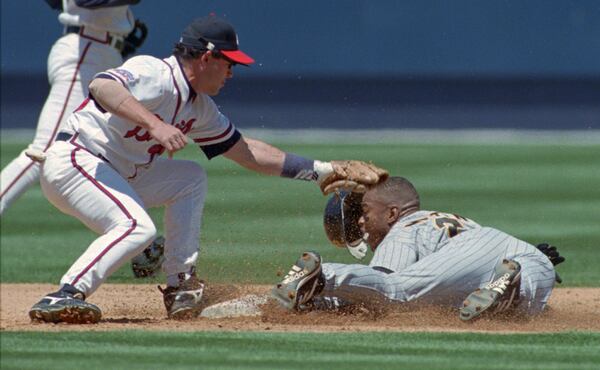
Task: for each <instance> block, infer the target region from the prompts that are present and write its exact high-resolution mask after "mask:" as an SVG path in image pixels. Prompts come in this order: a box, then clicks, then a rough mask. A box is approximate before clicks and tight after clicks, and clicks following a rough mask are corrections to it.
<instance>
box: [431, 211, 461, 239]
mask: <svg viewBox="0 0 600 370" xmlns="http://www.w3.org/2000/svg"><path fill="white" fill-rule="evenodd" d="M453 216H457V215H444V216H440V217H436V218H434V219H433V222H434V223H435V227H437V228H438V229H446V233H448V237H450V238H452V237H454V236H456V235H458V234H460V233H461V232H463V231H465V227H464V225H463V223H462V222H461V221H460V220H459V219H458V218H455V217H453ZM457 217H460V216H457Z"/></svg>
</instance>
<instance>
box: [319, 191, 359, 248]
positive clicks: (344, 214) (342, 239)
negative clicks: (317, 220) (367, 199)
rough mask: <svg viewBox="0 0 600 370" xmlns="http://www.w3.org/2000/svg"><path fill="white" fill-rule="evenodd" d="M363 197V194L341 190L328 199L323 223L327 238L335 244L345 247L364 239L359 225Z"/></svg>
mask: <svg viewBox="0 0 600 370" xmlns="http://www.w3.org/2000/svg"><path fill="white" fill-rule="evenodd" d="M362 197H363V194H359V193H349V192H346V191H339V192H336V193H334V194H333V195H332V196H331V197H330V198H329V200H328V201H327V205H326V206H325V215H324V217H323V224H324V226H325V234H327V238H328V239H329V240H330V241H331V242H332V243H333V244H334V245H335V246H337V247H340V248H345V247H347V246H348V245H354V244H356V243H357V242H358V241H359V240H362V237H363V233H362V232H361V231H360V227H359V226H358V219H359V218H360V216H361V215H362V208H361V204H360V203H361V202H362Z"/></svg>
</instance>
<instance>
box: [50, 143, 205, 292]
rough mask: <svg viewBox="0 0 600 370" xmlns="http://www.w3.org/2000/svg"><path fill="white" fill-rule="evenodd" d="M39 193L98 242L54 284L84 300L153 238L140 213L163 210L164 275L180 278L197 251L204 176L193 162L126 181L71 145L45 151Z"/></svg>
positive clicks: (161, 165) (164, 162) (170, 164)
mask: <svg viewBox="0 0 600 370" xmlns="http://www.w3.org/2000/svg"><path fill="white" fill-rule="evenodd" d="M41 185H42V190H43V192H44V194H45V195H46V197H47V198H48V200H49V201H50V202H51V203H52V204H54V205H55V206H56V207H57V208H58V209H60V210H61V211H62V212H64V213H66V214H69V215H72V216H74V217H76V218H78V219H79V220H80V221H81V222H83V223H84V224H85V225H86V226H87V227H89V228H90V229H91V230H93V231H95V232H96V233H98V234H99V235H100V236H99V237H98V238H97V239H96V240H94V242H92V244H90V246H89V247H88V248H87V250H86V251H85V252H84V253H83V255H81V257H79V259H78V260H77V261H76V262H75V263H74V264H73V265H72V266H71V268H70V269H69V270H68V271H67V273H66V274H65V275H64V276H63V277H62V279H61V285H62V284H71V285H73V286H75V287H76V288H77V289H79V290H81V291H82V292H84V293H85V294H86V296H89V295H91V294H92V293H93V292H94V291H95V290H96V289H97V288H98V286H99V285H100V284H101V283H102V282H103V281H104V280H105V279H106V278H108V276H110V274H111V273H113V272H114V271H116V270H117V269H118V268H119V267H120V266H121V265H122V264H123V263H125V262H127V261H128V260H130V259H131V258H132V257H133V256H135V255H137V254H138V253H140V252H141V251H142V250H143V249H144V248H145V247H147V246H148V245H149V244H150V242H151V241H152V240H153V238H154V236H155V234H156V227H155V226H154V224H153V222H152V220H151V219H150V216H149V215H148V213H147V212H146V208H151V207H158V206H165V219H164V223H165V225H164V226H165V239H166V243H165V263H164V264H163V270H164V272H165V273H166V274H167V276H176V275H177V274H178V273H182V272H184V273H188V272H190V270H191V268H192V267H193V266H194V265H195V262H196V259H197V258H198V252H199V245H200V244H199V239H200V223H201V218H202V212H203V207H204V199H205V195H206V190H207V177H206V173H205V171H204V169H202V167H200V166H199V165H198V164H197V163H195V162H192V161H184V160H168V159H160V158H159V159H157V160H156V161H155V163H154V165H153V166H152V167H151V168H150V169H148V170H147V171H144V172H143V173H142V174H140V175H139V176H137V177H136V178H135V179H133V180H132V181H131V182H128V181H127V180H125V179H124V178H123V177H122V176H121V175H120V174H119V173H117V172H116V171H115V170H114V169H113V168H112V167H111V166H110V164H109V163H108V162H105V161H104V160H102V159H100V158H98V157H96V156H95V155H94V154H93V153H91V152H89V151H87V150H86V149H85V148H83V147H82V146H80V145H79V144H78V143H77V142H76V141H75V139H71V140H70V141H69V142H64V141H58V142H56V143H55V144H54V145H53V146H52V147H50V149H49V150H48V151H47V159H46V161H45V162H44V163H43V165H42V171H41Z"/></svg>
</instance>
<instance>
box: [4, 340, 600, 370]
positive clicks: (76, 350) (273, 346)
mask: <svg viewBox="0 0 600 370" xmlns="http://www.w3.org/2000/svg"><path fill="white" fill-rule="evenodd" d="M1 355H2V356H1V360H0V361H1V367H2V369H63V370H66V369H81V368H85V369H86V370H92V369H107V368H112V369H150V368H153V369H184V368H187V369H199V368H202V369H256V368H260V369H343V370H348V369H367V368H370V369H402V368H405V369H597V368H598V364H599V363H600V334H598V333H584V332H574V333H560V334H538V335H533V334H511V335H489V334H474V333H462V334H456V333H455V334H449V333H345V334H315V333H309V334H301V333H254V332H250V333H230V332H199V333H167V332H142V331H122V332H88V333H81V332H71V333H69V332H63V333H31V332H3V333H2V351H1ZM108 364H110V365H108Z"/></svg>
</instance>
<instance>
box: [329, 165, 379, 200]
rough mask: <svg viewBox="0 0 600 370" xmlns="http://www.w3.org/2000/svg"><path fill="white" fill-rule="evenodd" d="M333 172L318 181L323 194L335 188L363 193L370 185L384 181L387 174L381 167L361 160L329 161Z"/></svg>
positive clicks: (331, 191)
mask: <svg viewBox="0 0 600 370" xmlns="http://www.w3.org/2000/svg"><path fill="white" fill-rule="evenodd" d="M330 163H331V166H332V167H333V172H332V173H331V174H329V175H328V176H327V177H325V178H324V179H323V181H321V182H320V184H319V186H320V187H321V191H322V192H323V194H324V195H327V194H330V193H333V192H334V191H336V190H344V191H349V192H355V193H364V192H366V191H367V189H368V188H369V187H370V186H373V185H375V184H378V183H380V182H382V181H385V180H386V179H387V178H388V176H389V174H388V172H387V171H386V170H384V169H383V168H379V167H377V166H375V165H374V164H371V163H366V162H363V161H331V162H330Z"/></svg>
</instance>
